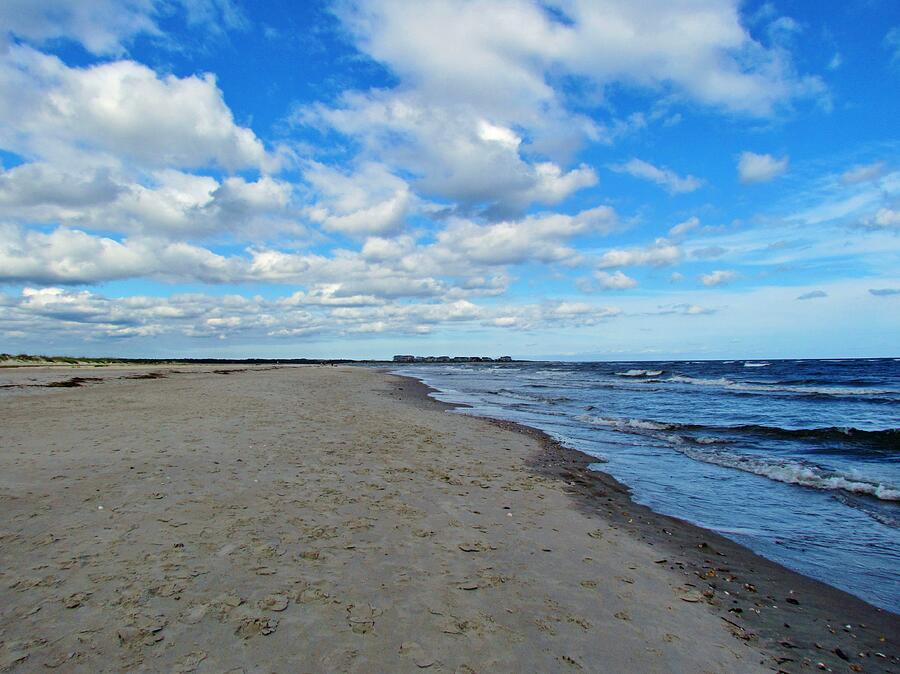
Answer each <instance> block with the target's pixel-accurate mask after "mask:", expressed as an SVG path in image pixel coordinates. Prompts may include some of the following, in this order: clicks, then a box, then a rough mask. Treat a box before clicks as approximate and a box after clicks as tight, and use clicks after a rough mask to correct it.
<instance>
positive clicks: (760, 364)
mask: <svg viewBox="0 0 900 674" xmlns="http://www.w3.org/2000/svg"><path fill="white" fill-rule="evenodd" d="M769 365H771V363H744V367H769Z"/></svg>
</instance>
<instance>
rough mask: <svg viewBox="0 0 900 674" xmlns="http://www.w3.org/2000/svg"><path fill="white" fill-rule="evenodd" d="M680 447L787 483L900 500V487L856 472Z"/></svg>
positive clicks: (704, 458) (696, 455) (705, 458)
mask: <svg viewBox="0 0 900 674" xmlns="http://www.w3.org/2000/svg"><path fill="white" fill-rule="evenodd" d="M677 450H678V451H679V452H681V453H682V454H684V455H685V456H688V457H690V458H692V459H695V460H697V461H703V462H705V463H712V464H715V465H717V466H723V467H726V468H735V469H737V470H742V471H744V472H747V473H753V474H754V475H759V476H761V477H766V478H769V479H770V480H775V481H777V482H784V483H786V484H797V485H800V486H803V487H812V488H814V489H822V490H826V491H846V492H850V493H851V494H864V495H866V496H873V497H875V498H877V499H879V500H882V501H900V489H898V488H897V487H895V486H893V485H889V484H883V483H881V482H878V481H876V480H871V479H868V478H865V477H862V476H859V475H857V474H855V473H842V472H840V471H835V470H828V469H827V468H823V467H821V466H816V465H814V464H810V463H803V462H799V461H779V460H777V459H761V458H757V457H750V456H745V455H741V454H733V453H730V452H722V451H703V450H698V449H694V448H691V447H689V446H682V447H677Z"/></svg>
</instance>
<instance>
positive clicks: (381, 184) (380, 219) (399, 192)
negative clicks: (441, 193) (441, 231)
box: [304, 162, 416, 235]
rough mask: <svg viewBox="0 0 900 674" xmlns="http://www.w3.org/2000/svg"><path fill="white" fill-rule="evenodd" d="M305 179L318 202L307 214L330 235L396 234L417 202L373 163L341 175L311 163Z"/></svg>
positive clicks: (401, 183) (396, 179) (404, 186)
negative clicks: (332, 232) (334, 232)
mask: <svg viewBox="0 0 900 674" xmlns="http://www.w3.org/2000/svg"><path fill="white" fill-rule="evenodd" d="M304 178H305V179H306V180H307V182H309V183H310V185H312V187H313V188H314V190H315V194H316V197H317V198H318V199H319V201H318V202H317V203H315V204H314V205H313V206H311V207H310V208H309V209H308V212H307V214H308V216H309V217H310V219H312V220H313V221H314V222H317V223H319V224H321V225H322V227H324V228H325V229H326V230H330V231H336V232H343V233H345V234H355V235H365V234H390V233H393V232H398V231H400V230H401V229H402V228H403V226H404V224H405V222H406V218H407V216H408V215H409V214H410V212H411V211H412V209H413V206H414V204H415V201H416V199H415V197H414V195H413V194H412V192H411V190H410V189H409V186H408V185H407V183H406V181H405V180H403V179H402V178H399V177H397V176H395V175H393V174H391V173H390V172H389V171H388V170H387V169H386V168H385V167H384V166H382V165H380V164H376V163H371V162H369V163H365V164H363V165H362V166H360V167H359V168H358V170H356V171H355V172H343V171H339V170H337V169H334V168H330V167H328V166H325V165H323V164H319V163H316V162H310V163H308V164H307V166H306V169H305V170H304Z"/></svg>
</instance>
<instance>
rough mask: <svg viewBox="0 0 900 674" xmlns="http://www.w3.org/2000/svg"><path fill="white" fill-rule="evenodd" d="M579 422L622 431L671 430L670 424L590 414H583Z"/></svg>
mask: <svg viewBox="0 0 900 674" xmlns="http://www.w3.org/2000/svg"><path fill="white" fill-rule="evenodd" d="M578 421H584V422H586V423H589V424H593V425H595V426H609V427H610V428H618V429H621V430H641V431H666V430H669V429H670V428H671V426H670V425H669V424H661V423H658V422H656V421H644V420H643V419H608V418H606V417H595V416H591V415H590V414H583V415H581V416H580V417H578Z"/></svg>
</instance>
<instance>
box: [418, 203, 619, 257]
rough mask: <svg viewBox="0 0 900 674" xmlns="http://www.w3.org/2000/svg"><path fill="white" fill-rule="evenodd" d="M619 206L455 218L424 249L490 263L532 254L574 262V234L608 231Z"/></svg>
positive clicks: (448, 255) (614, 221)
mask: <svg viewBox="0 0 900 674" xmlns="http://www.w3.org/2000/svg"><path fill="white" fill-rule="evenodd" d="M616 223H617V218H616V214H615V211H614V210H613V209H612V208H610V207H608V206H598V207H596V208H592V209H588V210H584V211H581V212H579V213H577V214H576V215H563V214H558V213H556V214H550V213H544V214H538V215H529V216H526V217H525V218H523V219H520V220H509V221H503V222H498V223H492V224H486V225H482V224H477V223H475V222H472V221H471V220H466V219H461V218H454V219H451V220H450V222H449V223H448V225H447V227H446V228H445V229H444V230H442V231H439V232H438V233H437V235H436V238H437V241H436V243H435V244H434V245H433V246H432V247H430V248H429V249H426V253H427V254H430V255H432V256H434V257H436V258H438V259H444V260H453V259H455V260H457V261H458V260H459V259H460V258H462V259H464V260H467V261H469V262H476V263H479V264H488V265H507V264H517V263H522V262H526V261H529V260H534V261H538V262H548V263H549V262H561V263H564V264H573V263H575V262H577V261H578V260H579V259H580V255H579V254H578V253H577V252H576V251H575V250H573V249H572V248H571V247H569V246H568V245H566V242H567V241H568V240H569V239H571V238H573V237H576V236H581V235H590V234H606V233H608V232H610V231H611V230H612V228H613V227H614V226H615V225H616Z"/></svg>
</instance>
